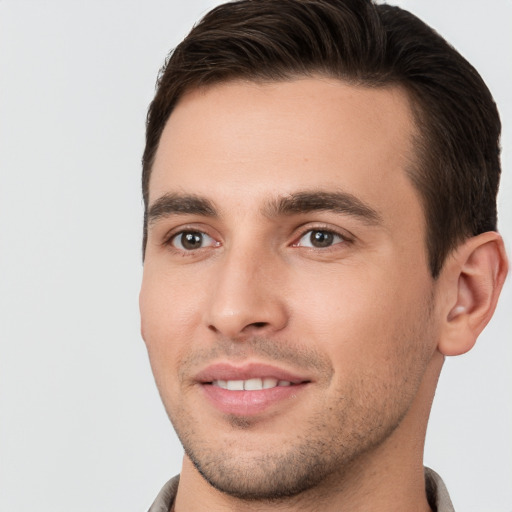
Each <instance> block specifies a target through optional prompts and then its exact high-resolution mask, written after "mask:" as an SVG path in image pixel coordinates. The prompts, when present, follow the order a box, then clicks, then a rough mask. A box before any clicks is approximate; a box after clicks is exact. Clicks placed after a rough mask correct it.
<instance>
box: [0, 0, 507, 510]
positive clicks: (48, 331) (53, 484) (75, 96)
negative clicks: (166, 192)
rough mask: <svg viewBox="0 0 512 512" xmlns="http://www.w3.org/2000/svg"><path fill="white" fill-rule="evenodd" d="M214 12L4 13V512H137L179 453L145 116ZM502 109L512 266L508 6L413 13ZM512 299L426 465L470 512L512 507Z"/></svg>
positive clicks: (162, 8)
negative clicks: (144, 306) (190, 38)
mask: <svg viewBox="0 0 512 512" xmlns="http://www.w3.org/2000/svg"><path fill="white" fill-rule="evenodd" d="M216 3H218V2H215V1H213V0H211V1H208V0H195V1H192V0H187V1H184V0H183V1H180V2H177V1H176V2H175V1H169V0H168V1H157V0H150V1H147V0H146V1H142V0H139V1H133V0H124V1H121V0H117V1H114V0H106V1H105V0H104V1H99V0H95V1H88V2H85V1H78V0H67V1H65V0H61V1H58V0H33V1H27V0H0V172H1V184H0V312H1V313H0V315H1V320H0V343H1V354H0V510H2V511H16V512H25V511H27V512H28V511H29V510H30V511H32V510H38V511H39V512H58V511H70V512H92V511H95V512H96V511H109V512H110V511H111V512H116V511H121V510H123V511H141V510H145V509H146V508H147V507H148V506H149V504H150V503H151V501H152V500H153V498H154V496H155V494H156V492H157V491H158V490H159V488H160V486H161V485H162V484H163V483H164V482H165V481H166V480H167V478H168V477H170V476H171V475H173V474H174V473H176V472H178V471H179V468H180V459H181V448H180V445H179V443H178V442H177V440H176V438H175V437H174V434H173V433H172V431H171V427H170V424H169V423H168V420H167V418H166V415H165V413H164V411H163V407H162V406H161V404H160V401H159V398H158V395H157V391H156V388H155V386H154V384H153V380H152V376H151V373H150V368H149V364H148V361H147V357H146V353H145V349H144V345H143V343H142V341H141V338H140V335H139V319H138V315H139V314H138V306H137V295H138V287H139V282H140V278H141V272H142V267H141V258H140V234H141V226H142V223H141V218H142V207H141V198H140V192H139V181H140V178H139V176H140V165H139V162H140V157H141V153H142V149H143V137H144V120H145V111H146V107H147V105H148V103H149V101H150V99H151V97H152V94H153V87H154V81H155V77H156V74H157V71H158V69H159V67H160V66H161V64H162V63H163V59H164V57H165V55H166V54H167V52H168V50H169V49H170V48H171V47H173V46H174V45H175V44H176V43H178V42H179V41H180V40H181V38H182V37H183V36H184V35H185V33H186V32H187V31H188V29H189V28H190V27H191V25H192V23H193V22H194V21H195V20H197V19H198V18H199V16H200V15H201V14H203V13H204V12H205V11H206V10H207V9H209V8H210V7H211V6H213V5H214V4H216ZM401 5H403V6H405V7H406V8H408V9H410V10H411V11H412V12H414V13H416V14H418V15H419V16H420V17H422V18H423V19H424V20H426V21H427V22H428V23H430V24H431V25H433V26H434V27H435V28H436V29H438V30H439V31H440V32H441V33H442V34H443V35H444V36H445V37H447V39H448V40H449V41H450V42H452V44H453V45H454V46H455V47H456V48H458V49H459V51H461V53H462V54H463V55H465V56H466V57H467V58H468V59H469V60H470V61H471V62H472V63H473V64H474V65H475V66H476V67H477V69H479V71H480V72H481V74H482V75H483V77H484V79H485V80H486V81H487V82H488V84H489V86H490V88H491V90H492V91H493V93H494V96H495V98H496V101H497V103H498V105H499V106H500V110H501V114H502V118H503V124H504V131H503V148H504V150H503V167H504V176H503V180H502V191H501V195H500V201H499V204H500V221H501V222H500V226H501V231H502V233H503V234H504V236H505V237H506V239H507V246H508V250H509V252H511V253H512V250H511V249H512V247H511V243H512V168H511V167H512V165H511V164H512V162H511V155H512V140H511V139H512V95H511V94H510V84H511V83H512V59H511V58H510V49H511V48H512V31H511V29H510V27H511V25H512V2H511V1H510V0H492V1H490V2H487V3H485V2H482V1H481V0H479V1H469V0H459V1H456V0H449V1H446V0H430V1H427V0H408V1H406V0H404V1H403V2H401ZM511 317H512V286H511V281H510V280H509V281H508V282H507V284H506V287H505V290H504V293H503V297H502V300H501V303H500V306H499V308H498V311H497V313H496V315H495V318H494V320H493V322H492V324H491V325H490V326H489V327H488V328H487V330H486V331H485V333H484V334H483V335H482V336H481V338H480V340H479V342H478V344H477V346H476V347H475V349H474V350H473V351H472V352H471V353H469V354H468V355H466V356H463V357H459V358H453V359H450V360H448V361H447V363H446V366H445V369H444V373H443V376H442V378H441V382H440V386H439V390H438V394H437V398H436V401H435V405H434V410H433V413H432V420H431V423H430V428H429V432H428V439H427V446H426V455H425V462H426V463H427V464H428V465H430V466H431V467H433V468H434V469H436V470H437V471H438V472H439V473H441V474H442V476H443V477H444V479H445V481H446V483H447V485H448V488H449V489H450V491H451V494H452V496H453V501H454V503H455V506H456V509H457V510H458V511H466V512H477V511H478V512H482V511H485V512H488V511H496V512H510V511H511V510H512V441H511V432H512V401H511V394H512V393H511V392H512V351H511V349H510V343H511V341H512V321H511Z"/></svg>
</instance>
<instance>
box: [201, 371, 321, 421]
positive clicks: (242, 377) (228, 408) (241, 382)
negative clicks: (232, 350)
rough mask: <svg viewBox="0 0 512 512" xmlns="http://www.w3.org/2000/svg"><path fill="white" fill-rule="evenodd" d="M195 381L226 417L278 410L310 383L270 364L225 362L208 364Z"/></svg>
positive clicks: (288, 403) (211, 402) (291, 400)
mask: <svg viewBox="0 0 512 512" xmlns="http://www.w3.org/2000/svg"><path fill="white" fill-rule="evenodd" d="M196 380H197V382H198V384H200V386H201V389H202V391H203V394H204V396H205V397H206V399H207V400H208V402H209V403H210V404H211V405H213V407H214V408H215V409H217V410H218V411H219V412H221V413H222V414H228V415H230V416H233V415H235V416H254V415H257V414H261V413H263V412H265V411H267V410H272V409H277V408H280V410H282V408H284V407H287V406H291V405H292V404H293V402H294V401H295V399H296V398H297V396H298V394H299V393H301V392H302V391H303V390H304V389H306V388H307V387H308V385H309V384H311V383H312V380H311V379H310V378H309V377H305V376H299V375H296V374H293V373H291V372H289V371H287V370H284V369H282V368H278V367H274V366H271V365H262V364H245V365H243V366H235V365H232V364H229V363H222V364H215V365H211V366H209V367H208V368H206V369H205V370H204V371H203V372H201V373H200V374H199V375H198V376H197V377H196Z"/></svg>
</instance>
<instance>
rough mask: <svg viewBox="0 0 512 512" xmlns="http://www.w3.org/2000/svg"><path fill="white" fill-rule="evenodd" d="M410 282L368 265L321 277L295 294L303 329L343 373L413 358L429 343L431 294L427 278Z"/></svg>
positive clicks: (296, 315) (307, 336) (297, 314)
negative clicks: (417, 349) (361, 269)
mask: <svg viewBox="0 0 512 512" xmlns="http://www.w3.org/2000/svg"><path fill="white" fill-rule="evenodd" d="M345 270H346V271H345ZM408 282H413V281H408V280H404V279H398V277H397V276H395V278H393V276H392V273H391V272H389V269H388V272H373V273H372V272H371V271H369V269H368V267H367V268H366V269H365V271H364V272H359V271H358V269H356V268H350V269H342V270H341V271H339V272H332V273H331V275H329V276H324V277H322V276H317V277H316V279H315V281H314V285H313V286H310V287H309V289H308V293H307V294H301V295H296V296H295V297H294V298H293V301H294V304H293V306H292V307H291V309H292V310H293V311H294V312H295V320H296V322H297V324H298V325H297V329H298V330H299V331H300V332H302V333H303V336H304V338H305V341H307V340H314V343H316V344H317V345H318V348H319V349H320V350H323V351H325V352H326V353H327V354H329V356H330V357H331V358H332V360H333V363H334V365H335V366H337V367H339V368H342V369H343V372H348V371H352V370H353V371H361V370H362V369H364V368H368V367H369V368H371V367H372V366H375V367H377V368H378V367H379V366H382V363H383V362H384V363H386V362H389V361H391V360H394V361H395V362H397V360H398V359H400V358H407V357H408V352H410V348H412V346H416V345H418V344H422V343H428V340H427V338H428V336H425V338H424V336H423V335H425V334H426V333H425V332H424V331H425V329H426V328H427V327H428V326H427V327H426V324H427V318H428V317H429V308H430V304H429V297H430V293H431V284H430V283H429V282H428V280H427V279H424V280H423V281H422V280H421V279H417V278H416V280H415V281H414V282H415V283H416V285H415V287H411V286H409V285H408V284H407V283H408ZM303 289H304V288H303ZM386 366H388V364H386V365H384V367H383V369H384V368H385V367H386Z"/></svg>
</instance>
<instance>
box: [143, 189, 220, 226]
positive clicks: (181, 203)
mask: <svg viewBox="0 0 512 512" xmlns="http://www.w3.org/2000/svg"><path fill="white" fill-rule="evenodd" d="M169 215H202V216H205V217H217V211H216V210H215V207H214V206H213V204H212V203H211V202H210V201H209V200H208V199H205V198H204V197H200V196H196V195H188V194H187V195H183V194H176V193H169V194H165V195H163V196H161V197H159V198H158V199H157V200H156V201H155V202H154V203H153V204H152V205H151V206H150V208H149V210H148V212H147V216H146V219H147V223H148V224H152V223H153V222H156V221H157V220H158V219H161V218H163V217H168V216H169Z"/></svg>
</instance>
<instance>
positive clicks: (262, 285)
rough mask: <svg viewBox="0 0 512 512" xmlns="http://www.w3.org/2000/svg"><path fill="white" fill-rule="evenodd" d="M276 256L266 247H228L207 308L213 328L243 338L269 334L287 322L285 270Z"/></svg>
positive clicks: (224, 333)
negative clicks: (264, 248)
mask: <svg viewBox="0 0 512 512" xmlns="http://www.w3.org/2000/svg"><path fill="white" fill-rule="evenodd" d="M277 260H278V258H276V257H273V256H272V255H271V254H270V253H265V252H264V251H259V252H256V251H254V250H244V249H233V250H231V251H226V254H224V255H223V257H222V258H220V261H219V262H218V265H217V266H216V269H215V270H216V273H215V278H214V280H213V281H214V286H213V287H212V289H211V295H210V303H209V307H208V308H207V311H206V318H205V321H206V324H207V326H208V328H209V329H210V330H212V331H214V332H216V333H218V334H221V335H222V336H224V337H227V338H230V339H233V340H242V339H244V338H247V337H249V336H251V335H252V336H254V335H260V336H263V335H269V334H272V333H275V332H277V331H280V330H282V329H283V328H284V327H285V326H286V325H287V323H288V311H287V307H286V300H285V290H284V287H283V286H282V284H283V272H282V268H281V267H280V265H281V264H280V262H279V261H277Z"/></svg>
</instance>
